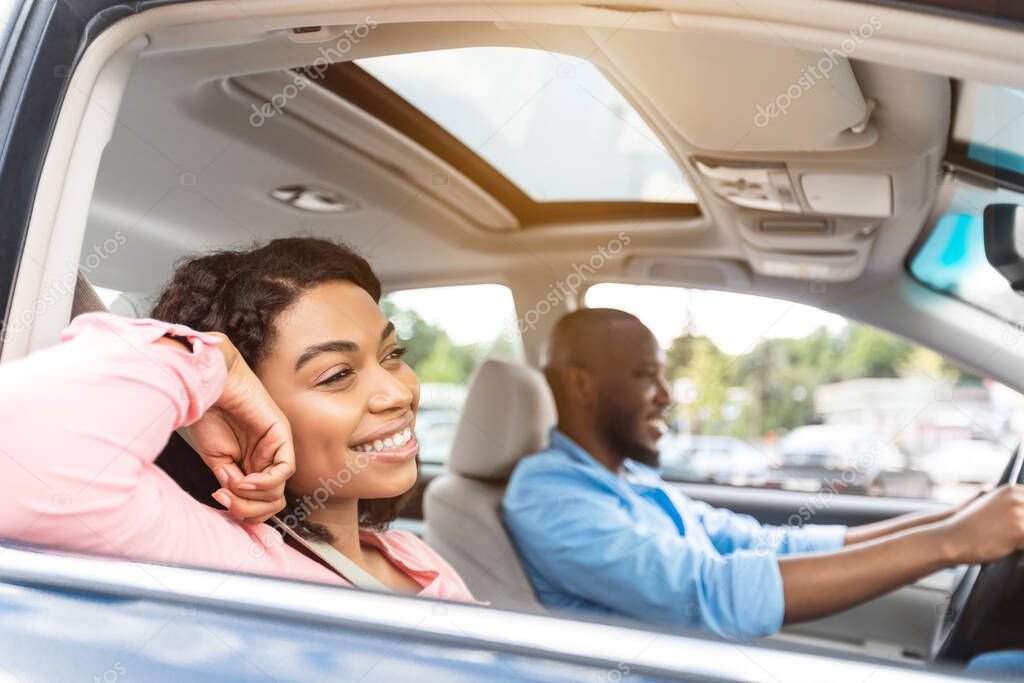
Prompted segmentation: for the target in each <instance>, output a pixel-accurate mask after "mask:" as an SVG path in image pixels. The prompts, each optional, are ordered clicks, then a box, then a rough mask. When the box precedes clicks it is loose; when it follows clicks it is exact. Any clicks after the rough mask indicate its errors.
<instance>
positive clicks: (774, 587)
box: [708, 551, 786, 638]
mask: <svg viewBox="0 0 1024 683" xmlns="http://www.w3.org/2000/svg"><path fill="white" fill-rule="evenodd" d="M728 564H729V566H730V569H731V574H730V583H731V586H730V588H731V591H730V592H731V593H732V595H731V596H730V598H729V599H728V600H723V602H722V607H723V609H722V610H721V612H722V613H721V614H720V615H718V618H717V619H714V620H712V623H710V624H708V625H710V626H711V628H712V630H714V631H717V632H718V633H719V634H721V635H724V636H729V637H733V638H737V637H738V638H761V637H764V636H769V635H772V634H773V633H778V632H779V630H780V629H781V628H782V622H783V620H784V618H785V615H786V597H785V592H784V588H783V584H782V570H781V569H779V560H778V557H777V556H775V555H773V554H768V555H764V554H760V553H756V552H750V551H740V552H738V553H734V554H732V555H730V556H729V557H728ZM723 588H724V587H723Z"/></svg>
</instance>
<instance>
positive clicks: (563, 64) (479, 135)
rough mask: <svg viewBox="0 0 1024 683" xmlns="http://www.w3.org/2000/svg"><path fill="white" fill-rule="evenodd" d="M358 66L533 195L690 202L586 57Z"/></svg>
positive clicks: (491, 51)
mask: <svg viewBox="0 0 1024 683" xmlns="http://www.w3.org/2000/svg"><path fill="white" fill-rule="evenodd" d="M356 63H357V64H358V65H359V66H360V67H362V68H363V69H365V70H366V71H368V72H369V73H370V74H371V75H372V76H373V77H374V78H376V79H377V80H379V81H380V82H382V83H384V84H385V85H386V86H387V87H389V88H390V89H391V90H393V91H394V92H395V93H397V94H398V95H400V96H401V97H402V98H404V99H405V100H406V101H408V102H409V103H410V104H412V105H413V106H415V107H416V108H418V109H419V110H420V111H421V112H423V113H424V114H425V115H427V116H429V117H430V118H432V119H433V120H434V121H435V122H436V123H437V124H439V125H440V126H442V127H443V128H444V129H445V130H447V131H448V132H449V133H450V134H451V135H453V136H454V137H455V138H457V139H458V140H459V141H460V142H462V143H463V144H464V145H466V146H467V147H469V148H470V149H471V150H473V151H474V152H475V153H476V154H478V155H479V156H480V157H481V158H483V159H484V160H485V161H487V162H488V163H489V164H491V165H492V166H493V167H494V168H496V169H497V170H498V171H499V172H501V173H502V174H504V175H505V176H506V177H507V178H508V179H509V180H511V181H512V182H513V183H515V184H516V185H518V186H519V187H520V188H521V189H522V190H523V191H524V192H526V193H527V194H528V195H529V196H530V197H531V198H532V199H533V200H535V201H538V202H567V201H641V202H680V203H689V202H695V201H696V198H695V196H694V194H693V191H692V190H691V189H690V186H689V185H688V184H687V182H686V180H685V179H684V177H683V175H682V173H681V172H680V170H679V167H678V166H677V165H676V163H675V162H674V161H673V160H672V158H671V157H670V156H669V154H668V152H666V151H665V147H664V146H663V145H662V144H661V141H660V140H659V139H658V137H657V136H656V135H655V134H654V132H653V131H652V130H651V128H650V126H648V125H647V123H646V122H645V121H644V120H643V118H641V116H640V115H639V114H638V113H637V112H636V110H635V109H634V108H633V107H632V106H631V105H630V104H629V103H628V102H627V101H626V99H625V98H624V97H623V96H622V94H621V93H620V92H619V91H618V90H616V89H615V87H614V86H612V84H611V83H609V82H608V80H607V79H606V78H605V77H604V76H603V75H602V74H601V72H600V71H599V70H598V69H597V68H596V67H594V66H593V65H592V64H591V63H590V62H588V61H586V60H583V59H579V58H576V57H570V56H566V55H562V54H554V53H550V52H545V51H543V50H529V49H523V48H506V47H478V48H463V49H456V50H439V51H434V52H417V53H412V54H402V55H392V56H387V57H374V58H371V59H360V60H357V62H356Z"/></svg>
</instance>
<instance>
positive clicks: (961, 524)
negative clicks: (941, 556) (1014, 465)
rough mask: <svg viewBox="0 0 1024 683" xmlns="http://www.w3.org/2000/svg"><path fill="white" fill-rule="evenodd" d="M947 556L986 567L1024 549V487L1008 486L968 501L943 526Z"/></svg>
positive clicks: (943, 538) (953, 560) (954, 559)
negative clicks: (987, 564)
mask: <svg viewBox="0 0 1024 683" xmlns="http://www.w3.org/2000/svg"><path fill="white" fill-rule="evenodd" d="M941 527H942V532H943V533H942V534H941V538H942V541H943V543H944V547H945V550H946V553H947V557H948V558H949V559H950V560H951V561H952V562H953V563H955V564H983V563H986V562H994V561H995V560H998V559H1001V558H1003V557H1006V556H1007V555H1009V554H1010V553H1012V552H1014V551H1015V550H1024V486H1018V485H1013V484H1007V485H1003V486H1000V487H999V488H997V489H995V490H993V491H989V492H988V493H985V494H982V495H980V496H978V497H977V498H975V499H973V500H971V501H969V502H967V503H966V504H965V505H964V506H962V507H961V508H960V509H958V510H957V511H956V512H954V513H953V514H952V515H951V516H950V517H949V518H947V519H946V520H945V521H943V522H942V523H941Z"/></svg>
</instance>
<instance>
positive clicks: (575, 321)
mask: <svg viewBox="0 0 1024 683" xmlns="http://www.w3.org/2000/svg"><path fill="white" fill-rule="evenodd" d="M624 326H627V327H633V328H634V329H636V328H643V329H644V330H646V329H647V327H646V326H645V325H644V324H643V323H642V322H640V319H639V318H637V317H636V316H635V315H633V314H632V313H626V312H625V311H620V310H618V309H617V308H581V309H579V310H577V311H573V312H572V313H568V314H567V315H565V316H563V317H562V318H561V319H560V320H559V321H558V322H557V323H555V328H554V329H553V330H552V331H551V337H550V339H549V340H548V344H547V348H546V352H545V354H544V362H543V365H544V367H545V368H547V367H552V368H554V367H566V366H567V365H576V366H578V367H592V366H593V364H594V363H595V362H599V361H600V359H601V351H602V349H605V350H607V348H608V346H607V339H608V336H609V335H610V334H616V333H621V330H616V329H614V328H616V327H618V328H622V327H624Z"/></svg>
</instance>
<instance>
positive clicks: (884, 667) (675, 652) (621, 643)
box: [0, 544, 961, 683]
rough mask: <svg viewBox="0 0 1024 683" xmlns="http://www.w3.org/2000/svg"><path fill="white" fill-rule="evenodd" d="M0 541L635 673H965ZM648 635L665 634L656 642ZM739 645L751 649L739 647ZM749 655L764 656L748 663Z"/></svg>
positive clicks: (288, 610)
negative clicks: (430, 616)
mask: <svg viewBox="0 0 1024 683" xmlns="http://www.w3.org/2000/svg"><path fill="white" fill-rule="evenodd" d="M0 548H2V549H3V552H0V586H3V585H7V584H10V585H17V586H29V587H35V588H41V589H43V590H51V591H59V592H74V593H85V594H91V595H101V596H115V597H117V598H120V599H129V600H153V601H157V602H163V603H169V604H178V605H188V606H191V607H195V608H202V609H212V610H218V611H221V612H224V613H235V614H247V615H253V616H258V617H264V618H269V619H280V620H288V621H298V622H301V623H306V624H308V623H315V624H318V625H320V626H321V627H322V628H325V629H330V630H333V629H348V630H358V631H362V632H365V633H367V634H374V635H380V634H383V635H386V636H393V637H397V638H400V639H403V640H412V641H413V642H422V643H426V644H430V645H436V646H440V647H462V648H465V647H471V648H474V649H478V650H480V651H483V652H488V653H509V654H513V655H519V656H524V657H535V658H537V659H539V660H547V661H555V662H567V663H570V664H577V665H582V666H590V667H601V668H607V669H608V670H611V671H614V670H617V667H618V666H619V665H620V664H622V663H623V662H627V663H628V664H629V667H630V671H631V672H632V673H636V674H641V675H642V676H651V677H658V678H677V677H679V676H680V675H681V674H685V675H688V676H694V675H696V676H698V677H700V678H709V679H711V678H713V679H715V680H735V681H740V680H743V681H757V682H760V681H763V682H764V683H769V682H776V681H777V680H778V679H777V678H776V677H775V676H773V675H772V674H771V673H770V672H771V671H794V667H797V666H799V667H800V670H824V669H825V668H827V669H828V670H830V671H838V672H841V673H843V674H844V675H843V677H844V678H850V679H854V678H856V679H863V678H866V677H868V676H873V677H874V679H877V680H879V681H893V682H895V681H900V682H901V683H903V682H905V681H911V682H913V681H921V682H922V683H924V682H925V681H928V682H933V683H939V682H942V681H950V682H951V683H952V681H956V680H961V679H960V678H958V677H954V675H953V674H951V673H946V672H943V671H941V670H936V669H934V668H927V669H922V668H920V667H917V666H913V665H910V664H902V663H898V662H879V661H878V660H873V659H868V658H867V657H861V658H857V657H856V656H855V655H852V654H850V653H846V652H838V651H830V650H829V651H823V650H821V649H819V650H817V651H815V650H812V649H811V648H809V647H807V646H798V645H792V644H788V643H778V642H756V643H755V642H734V641H728V640H723V639H721V638H717V637H715V636H712V635H710V634H704V633H699V632H691V633H687V632H683V631H681V630H680V629H671V628H669V629H667V630H666V629H665V628H663V627H657V626H651V625H643V624H640V623H635V624H631V625H619V624H612V623H604V622H603V621H601V620H598V619H593V618H589V617H583V618H580V619H570V618H567V617H564V616H552V615H546V614H530V613H525V612H514V611H510V610H503V609H499V608H496V607H486V606H483V605H474V604H466V603H458V602H448V601H443V600H436V599H430V598H421V597H417V596H407V595H396V594H384V593H374V592H369V591H362V590H358V589H354V588H347V587H344V586H331V585H327V584H318V583H312V582H305V581H297V580H288V579H282V578H278V577H273V576H262V575H256V574H245V573H225V572H221V571H216V570H212V569H202V568H192V567H186V566H180V565H171V564H155V563H149V562H145V561H129V560H123V559H119V558H116V559H115V558H111V559H108V558H104V557H95V556H86V555H81V554H72V553H66V552H61V551H52V552H50V551H45V549H40V548H32V547H28V546H25V545H8V544H4V545H2V546H0ZM225 577H227V578H230V579H231V580H230V581H227V580H226V579H225ZM171 586H173V587H174V588H173V589H172V588H170V587H171ZM211 586H213V587H214V588H213V590H212V591H211V590H210V587H211ZM430 613H433V614H442V615H444V618H442V619H431V620H425V619H424V614H430ZM456 624H457V625H456ZM652 637H653V638H656V639H657V640H658V643H657V645H656V646H653V647H652V640H651V639H652ZM637 653H639V654H637ZM737 653H738V654H742V655H743V656H742V657H737V656H736V655H737ZM794 660H796V661H794ZM752 661H756V662H758V663H759V664H760V666H759V667H751V666H750V662H752ZM808 667H812V668H810V669H808ZM813 667H820V669H816V668H813Z"/></svg>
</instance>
